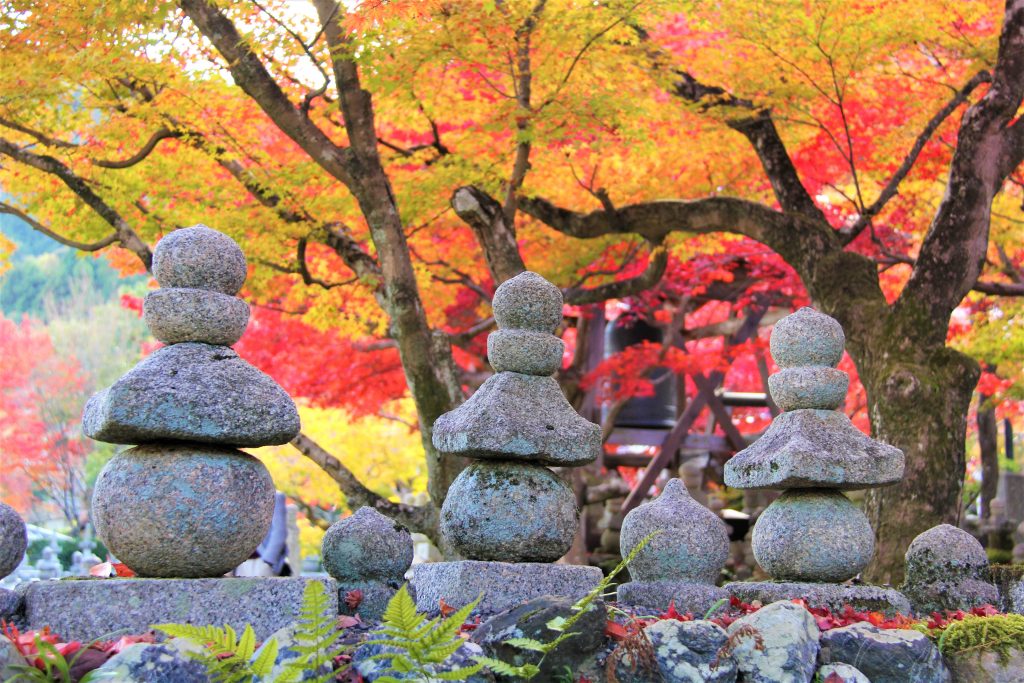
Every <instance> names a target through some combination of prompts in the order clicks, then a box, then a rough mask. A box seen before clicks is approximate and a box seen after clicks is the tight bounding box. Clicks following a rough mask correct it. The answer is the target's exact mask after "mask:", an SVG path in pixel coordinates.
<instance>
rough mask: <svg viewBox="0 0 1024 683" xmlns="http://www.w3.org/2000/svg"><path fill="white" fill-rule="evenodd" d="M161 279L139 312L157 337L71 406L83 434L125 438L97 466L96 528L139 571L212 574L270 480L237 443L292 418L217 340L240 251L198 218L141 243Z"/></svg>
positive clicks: (234, 321)
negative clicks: (118, 374) (154, 345)
mask: <svg viewBox="0 0 1024 683" xmlns="http://www.w3.org/2000/svg"><path fill="white" fill-rule="evenodd" d="M153 275H154V276H155V277H156V280H157V282H158V283H159V284H160V286H161V289H159V290H156V291H153V292H151V293H150V294H149V295H147V296H146V300H145V304H144V309H143V310H144V317H145V321H146V324H147V325H148V326H149V329H150V330H151V331H152V332H153V335H154V336H155V337H156V338H157V339H158V340H160V341H161V342H163V343H164V344H166V346H164V347H163V348H161V349H159V350H158V351H155V352H154V353H153V354H152V355H150V356H149V357H148V358H146V359H145V360H143V361H142V362H141V363H139V364H138V365H137V366H135V368H134V369H132V370H131V371H130V372H128V374H126V375H125V376H124V377H122V378H121V379H119V380H118V381H117V382H116V383H115V384H114V385H113V386H111V387H109V388H108V389H104V390H103V391H101V392H100V393H98V394H96V395H95V396H93V397H92V398H91V399H90V400H89V402H88V404H87V405H86V407H85V415H84V418H83V423H84V424H83V427H84V431H85V434H86V435H87V436H89V437H91V438H93V439H96V440H97V441H106V442H109V443H117V444H139V445H137V446H136V447H135V448H130V449H128V450H126V451H123V452H121V453H119V454H117V455H116V456H114V458H113V459H112V460H111V461H110V462H109V463H108V464H107V466H106V467H104V468H103V471H102V472H101V473H100V476H99V479H98V480H97V482H96V489H95V494H94V496H93V501H92V512H93V520H94V522H95V525H96V530H97V532H98V534H99V536H100V538H101V539H102V540H103V542H104V544H106V546H107V548H109V549H110V551H111V552H112V553H114V555H116V556H117V558H118V559H119V560H120V561H121V562H123V563H125V564H126V565H128V567H130V568H131V569H133V570H134V571H135V572H136V573H137V574H138V575H140V576H153V577H186V578H191V577H212V576H222V575H223V574H225V573H226V572H229V571H231V570H232V569H233V568H234V567H236V566H237V565H239V564H241V563H242V562H243V561H245V560H247V559H248V558H249V556H250V555H251V554H252V552H253V551H254V550H255V549H256V546H257V545H259V543H260V541H262V540H263V537H264V536H265V535H266V533H267V530H268V528H269V526H270V520H271V515H272V514H273V511H274V483H273V481H272V480H271V478H270V473H269V472H267V469H266V467H264V466H263V464H262V463H261V462H260V461H259V460H257V459H256V458H254V457H253V456H251V455H248V454H246V453H243V452H242V451H240V450H237V449H238V448H239V447H255V446H268V445H276V444H284V443H287V442H288V441H289V440H291V439H292V438H293V437H294V436H295V435H296V434H297V433H298V431H299V417H298V413H297V411H296V409H295V404H294V403H292V400H291V398H289V396H288V395H287V394H286V393H285V392H284V390H283V389H281V387H279V386H278V385H277V383H276V382H274V380H272V379H271V378H270V377H269V376H267V375H265V374H264V373H262V372H260V371H259V370H257V369H256V368H254V367H253V366H251V365H249V364H248V363H246V362H245V361H244V360H242V359H241V358H239V357H238V354H236V353H235V352H234V351H232V350H231V348H229V347H230V346H231V345H232V344H234V343H235V342H237V341H238V340H239V339H240V338H241V336H242V334H243V333H244V332H245V328H246V325H247V323H248V319H249V306H248V305H247V304H246V303H245V302H244V301H242V300H241V299H239V298H237V297H236V296H235V294H237V293H238V290H239V289H241V287H242V283H243V282H244V281H245V276H246V263H245V256H244V255H243V254H242V250H241V249H239V248H238V245H237V244H235V242H234V240H232V239H231V238H230V237H228V236H226V235H224V234H222V233H219V232H217V231H215V230H211V229H210V228H207V227H205V226H196V227H192V228H185V229H182V230H176V231H175V232H172V233H171V234H170V235H168V236H166V237H164V238H163V239H162V240H161V241H160V242H159V243H158V244H157V247H156V250H155V252H154V254H153Z"/></svg>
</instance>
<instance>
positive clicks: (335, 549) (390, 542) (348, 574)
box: [320, 507, 413, 583]
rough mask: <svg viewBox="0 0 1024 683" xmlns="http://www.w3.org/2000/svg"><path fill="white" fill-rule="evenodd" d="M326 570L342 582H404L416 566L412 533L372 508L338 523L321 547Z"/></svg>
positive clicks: (326, 536) (334, 525) (325, 536)
mask: <svg viewBox="0 0 1024 683" xmlns="http://www.w3.org/2000/svg"><path fill="white" fill-rule="evenodd" d="M320 554H321V557H322V558H323V562H324V569H326V570H327V573H328V574H330V575H331V576H332V577H334V578H335V579H337V580H338V581H339V582H342V583H344V582H353V581H384V582H389V581H390V582H397V583H400V582H401V581H402V577H403V576H404V575H405V572H407V571H408V570H409V567H410V565H412V558H413V547H412V536H411V535H410V534H409V530H408V529H406V528H405V527H404V526H402V525H401V524H399V523H398V522H396V521H394V520H393V519H391V518H390V517H387V516H385V515H382V514H381V513H379V512H377V511H376V510H374V509H373V508H371V507H361V508H359V509H358V510H356V512H355V514H353V515H351V516H350V517H346V518H345V519H341V520H338V521H337V522H335V523H334V524H332V525H331V528H330V529H328V530H327V533H325V534H324V539H323V542H322V544H321V553H320Z"/></svg>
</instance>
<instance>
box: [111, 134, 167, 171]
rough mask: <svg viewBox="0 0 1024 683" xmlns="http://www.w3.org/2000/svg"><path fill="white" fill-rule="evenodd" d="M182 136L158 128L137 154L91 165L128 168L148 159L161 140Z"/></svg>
mask: <svg viewBox="0 0 1024 683" xmlns="http://www.w3.org/2000/svg"><path fill="white" fill-rule="evenodd" d="M183 135H184V133H182V132H180V131H174V130H170V129H169V128H160V129H159V130H157V131H156V132H154V133H153V134H152V135H151V136H150V137H149V140H147V141H146V144H145V145H143V146H142V149H140V150H139V151H138V152H136V153H135V154H133V155H132V156H130V157H128V158H127V159H123V160H121V161H108V160H102V159H100V160H97V161H93V162H92V163H94V164H96V165H97V166H100V167H101V168H117V169H121V168H128V167H130V166H134V165H135V164H137V163H139V162H141V161H142V160H143V159H145V158H146V157H148V156H149V155H150V154H151V153H152V152H153V150H154V149H156V146H157V144H159V142H160V141H161V140H167V139H168V138H180V137H182V136H183Z"/></svg>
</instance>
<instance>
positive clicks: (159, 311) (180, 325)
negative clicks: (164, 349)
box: [142, 288, 249, 346]
mask: <svg viewBox="0 0 1024 683" xmlns="http://www.w3.org/2000/svg"><path fill="white" fill-rule="evenodd" d="M142 314H143V317H144V318H145V321H146V325H147V326H148V327H149V330H150V331H151V332H152V333H153V336H154V337H156V338H157V339H159V340H160V341H162V342H163V343H164V344H179V343H182V342H199V343H203V344H214V345H219V346H231V345H232V344H234V343H235V342H237V341H238V340H239V339H241V338H242V335H243V334H244V333H245V327H246V325H248V324H249V305H248V304H247V303H245V302H244V301H242V300H241V299H239V298H237V297H233V296H228V295H227V294H221V293H220V292H212V291H210V290H206V289H177V288H174V289H158V290H156V291H153V292H150V293H149V294H147V295H146V300H145V302H144V303H143V306H142Z"/></svg>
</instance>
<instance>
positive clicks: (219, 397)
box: [82, 343, 564, 447]
mask: <svg viewBox="0 0 1024 683" xmlns="http://www.w3.org/2000/svg"><path fill="white" fill-rule="evenodd" d="M550 381H552V382H554V380H553V379H552V380H550ZM563 400H564V399H563ZM82 428H83V431H84V432H85V435H86V436H88V437H90V438H92V439H96V440H97V441H106V442H109V443H125V444H140V443H147V442H150V441H156V440H178V441H195V442H199V443H215V444H224V445H232V446H241V447H246V446H250V447H255V446H268V445H278V444H285V443H288V442H289V441H291V440H292V439H293V438H294V437H295V435H296V434H298V432H299V414H298V411H297V410H296V409H295V404H294V403H293V402H292V400H291V398H290V397H289V396H288V394H287V393H285V391H284V390H283V389H282V388H281V387H279V386H278V385H277V383H276V382H275V381H274V380H273V379H271V378H270V377H269V376H268V375H266V374H264V373H263V372H260V371H259V370H257V369H256V368H254V367H253V366H251V365H249V364H248V363H246V362H245V361H244V360H242V359H241V358H239V357H238V354H236V353H235V352H234V351H232V350H231V349H228V348H225V347H222V346H211V345H209V344H195V343H185V344H175V345H173V346H166V347H164V348H162V349H159V350H157V351H155V352H154V353H153V354H152V355H150V356H149V357H148V358H146V359H145V360H143V361H142V362H141V363H139V364H138V365H136V366H135V367H134V368H133V369H132V370H131V371H129V372H128V373H127V374H126V375H124V376H123V377H122V378H121V379H119V380H117V382H115V383H114V385H113V386H112V387H110V388H108V389H104V390H103V391H101V392H99V393H98V394H96V395H95V396H93V397H92V398H91V399H89V402H88V403H87V404H86V406H85V415H84V416H83V418H82Z"/></svg>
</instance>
